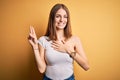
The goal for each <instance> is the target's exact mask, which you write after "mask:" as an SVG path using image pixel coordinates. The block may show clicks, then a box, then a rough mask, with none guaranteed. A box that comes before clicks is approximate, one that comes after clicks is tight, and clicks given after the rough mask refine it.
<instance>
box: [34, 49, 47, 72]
mask: <svg viewBox="0 0 120 80" xmlns="http://www.w3.org/2000/svg"><path fill="white" fill-rule="evenodd" d="M33 50H34V55H35V59H36V62H37V66H38V69H39V71H40V72H41V73H43V72H44V71H45V69H46V64H45V62H44V60H43V58H42V57H41V56H40V51H39V49H34V48H33Z"/></svg>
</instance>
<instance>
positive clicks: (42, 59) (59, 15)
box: [28, 4, 89, 80]
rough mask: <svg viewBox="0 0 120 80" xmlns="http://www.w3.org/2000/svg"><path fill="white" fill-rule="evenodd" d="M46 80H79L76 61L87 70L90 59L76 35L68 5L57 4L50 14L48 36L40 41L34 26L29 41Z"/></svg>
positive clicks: (39, 68) (31, 28)
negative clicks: (76, 73)
mask: <svg viewBox="0 0 120 80" xmlns="http://www.w3.org/2000/svg"><path fill="white" fill-rule="evenodd" d="M28 40H29V42H30V44H31V45H32V47H33V51H34V54H35V59H36V62H37V65H38V70H39V71H40V73H44V78H43V80H75V77H74V70H73V67H74V66H73V61H76V62H77V63H78V64H79V65H80V67H82V68H83V69H84V70H85V71H87V70H88V69H89V63H88V59H87V57H86V55H85V52H84V50H83V47H82V44H81V41H80V39H79V37H77V36H74V35H72V32H71V25H70V14H69V10H68V8H67V7H66V6H65V5H64V4H56V5H54V6H53V8H52V9H51V11H50V14H49V21H48V26H47V30H46V34H45V35H43V36H41V37H40V38H38V39H37V36H36V33H35V30H34V28H33V27H30V33H29V38H28Z"/></svg>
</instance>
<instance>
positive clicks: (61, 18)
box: [29, 8, 89, 73]
mask: <svg viewBox="0 0 120 80" xmlns="http://www.w3.org/2000/svg"><path fill="white" fill-rule="evenodd" d="M66 24H67V13H66V11H65V10H64V9H62V8H60V9H59V10H58V11H57V13H56V15H55V21H54V27H56V32H57V40H56V41H53V43H52V46H51V47H53V48H54V49H55V50H57V51H60V52H67V53H68V54H69V55H70V56H72V57H73V58H74V60H75V61H76V62H77V63H78V64H79V65H80V66H81V67H82V68H83V69H84V70H86V71H87V70H88V69H89V63H88V60H87V57H86V55H85V52H84V50H83V47H82V44H81V41H80V39H79V38H78V37H77V36H72V37H71V38H69V39H68V40H65V37H64V28H65V26H66ZM29 42H30V44H31V45H32V47H33V50H34V54H35V58H36V61H37V65H38V69H39V71H40V73H44V72H45V70H46V63H45V58H44V53H45V49H44V48H43V47H42V46H41V45H39V44H38V43H37V36H36V33H35V30H34V28H33V27H32V26H30V33H29ZM72 52H76V53H75V55H74V54H71V53H72ZM61 54H62V53H61ZM63 54H65V53H63Z"/></svg>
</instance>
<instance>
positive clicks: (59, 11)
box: [56, 8, 67, 15]
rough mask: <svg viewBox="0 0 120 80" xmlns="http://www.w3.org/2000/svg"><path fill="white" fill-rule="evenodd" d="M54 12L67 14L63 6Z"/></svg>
mask: <svg viewBox="0 0 120 80" xmlns="http://www.w3.org/2000/svg"><path fill="white" fill-rule="evenodd" d="M56 14H63V15H67V13H66V11H65V10H64V9H63V8H60V9H59V10H58V11H57V12H56Z"/></svg>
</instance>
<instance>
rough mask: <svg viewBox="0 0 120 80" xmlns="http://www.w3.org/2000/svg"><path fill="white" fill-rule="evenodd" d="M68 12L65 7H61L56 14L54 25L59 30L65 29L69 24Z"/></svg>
mask: <svg viewBox="0 0 120 80" xmlns="http://www.w3.org/2000/svg"><path fill="white" fill-rule="evenodd" d="M67 18H68V16H67V13H66V11H65V10H64V9H62V8H60V9H59V10H58V11H57V12H56V14H55V22H54V25H55V27H56V28H57V29H58V30H61V29H64V28H65V26H66V24H67Z"/></svg>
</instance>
